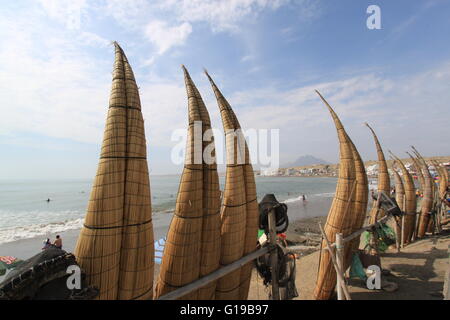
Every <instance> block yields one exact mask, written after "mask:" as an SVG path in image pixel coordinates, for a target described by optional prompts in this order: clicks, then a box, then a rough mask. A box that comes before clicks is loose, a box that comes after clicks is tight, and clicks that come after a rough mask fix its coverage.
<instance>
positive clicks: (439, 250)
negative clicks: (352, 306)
mask: <svg viewBox="0 0 450 320" xmlns="http://www.w3.org/2000/svg"><path fill="white" fill-rule="evenodd" d="M310 220H311V219H310ZM299 223H300V222H299ZM449 246H450V232H449V230H447V231H443V232H442V234H440V235H434V236H428V237H426V238H424V239H422V240H418V241H416V242H414V243H412V244H410V245H408V246H406V247H405V248H404V249H401V252H400V253H398V252H397V249H389V250H387V251H386V252H385V253H381V254H380V257H381V266H382V269H383V270H388V271H389V273H390V274H389V275H385V276H382V280H381V281H382V285H383V283H385V282H391V283H395V284H396V285H398V289H397V290H396V291H394V292H388V291H384V290H369V289H367V287H366V285H365V282H364V281H363V280H360V279H350V280H348V289H349V293H350V296H351V298H352V299H353V300H442V298H443V296H442V292H443V286H444V279H445V276H446V272H448V268H449V265H448V260H449V256H448V248H449ZM319 255H320V251H319V250H315V251H314V252H313V253H311V254H307V255H305V256H302V257H300V258H299V259H298V260H297V263H296V271H297V272H296V280H295V283H296V287H297V291H298V293H299V296H298V297H297V298H295V299H294V300H311V299H313V291H314V288H315V285H316V279H317V271H318V264H319ZM270 290H271V287H270V286H269V287H267V288H266V287H265V286H264V285H263V281H262V279H261V277H260V276H259V275H258V274H257V272H256V271H255V270H254V272H253V275H252V282H251V288H250V293H249V300H267V299H268V296H269V292H270Z"/></svg>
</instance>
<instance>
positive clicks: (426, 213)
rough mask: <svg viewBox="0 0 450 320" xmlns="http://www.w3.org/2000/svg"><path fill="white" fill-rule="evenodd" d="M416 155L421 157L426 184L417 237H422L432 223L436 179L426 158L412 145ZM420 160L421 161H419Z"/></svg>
mask: <svg viewBox="0 0 450 320" xmlns="http://www.w3.org/2000/svg"><path fill="white" fill-rule="evenodd" d="M412 148H413V150H414V152H415V153H416V155H417V156H418V157H419V159H418V160H419V161H417V163H418V165H421V166H422V172H423V176H424V177H423V178H424V180H425V185H424V188H423V198H422V201H421V210H420V216H419V226H418V229H417V237H418V238H422V237H423V236H424V235H425V232H426V231H427V229H428V226H429V224H430V215H431V209H432V207H433V185H434V179H433V177H432V176H431V174H430V171H429V170H428V165H427V163H426V162H425V159H423V157H422V156H421V155H420V153H419V152H418V151H417V150H416V149H415V148H414V147H412ZM419 162H420V163H419ZM419 170H420V167H419Z"/></svg>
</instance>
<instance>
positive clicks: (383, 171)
mask: <svg viewBox="0 0 450 320" xmlns="http://www.w3.org/2000/svg"><path fill="white" fill-rule="evenodd" d="M366 126H367V127H368V128H369V130H370V131H371V132H372V135H373V140H374V141H375V147H376V148H377V156H378V192H380V191H384V192H386V194H389V192H390V189H391V181H390V179H389V173H388V168H387V163H386V158H385V157H384V152H383V148H381V144H380V141H379V140H378V137H377V135H376V133H375V131H374V130H373V129H372V127H371V126H369V124H368V123H366ZM377 212H378V214H377ZM384 215H385V213H384V211H383V210H378V209H377V208H376V207H375V202H374V206H373V207H372V209H371V210H370V214H369V216H370V223H374V222H375V220H376V219H379V218H382V217H383V216H384Z"/></svg>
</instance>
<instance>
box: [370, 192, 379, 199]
mask: <svg viewBox="0 0 450 320" xmlns="http://www.w3.org/2000/svg"><path fill="white" fill-rule="evenodd" d="M370 192H371V196H372V200H374V201H376V200H377V196H376V194H375V191H374V190H373V189H372V190H371V191H370Z"/></svg>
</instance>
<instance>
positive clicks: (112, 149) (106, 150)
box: [75, 43, 154, 299]
mask: <svg viewBox="0 0 450 320" xmlns="http://www.w3.org/2000/svg"><path fill="white" fill-rule="evenodd" d="M109 105H110V108H109V110H108V117H107V120H106V126H105V132H104V136H103V144H102V149H101V155H100V161H99V165H98V168H97V174H96V177H95V179H94V183H93V187H92V191H91V195H90V199H89V203H88V208H87V212H86V217H85V225H84V227H83V228H82V230H81V232H80V236H79V238H78V242H77V245H76V248H75V255H76V257H77V261H78V263H79V264H80V266H81V267H82V268H83V270H85V271H86V274H87V280H88V282H89V284H91V285H94V286H96V287H97V288H99V290H100V294H99V297H98V299H151V298H152V295H153V264H154V262H153V261H154V248H153V225H152V212H151V200H150V199H151V197H150V183H149V175H148V167H147V161H146V155H147V152H146V140H145V132H144V124H143V119H142V113H141V105H140V99H139V92H138V88H137V85H136V82H135V79H134V75H133V71H132V69H131V67H130V65H129V63H128V60H127V58H126V56H125V54H124V53H123V50H122V49H121V48H120V46H119V45H118V44H117V43H115V62H114V70H113V81H112V89H111V95H110V102H109Z"/></svg>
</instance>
